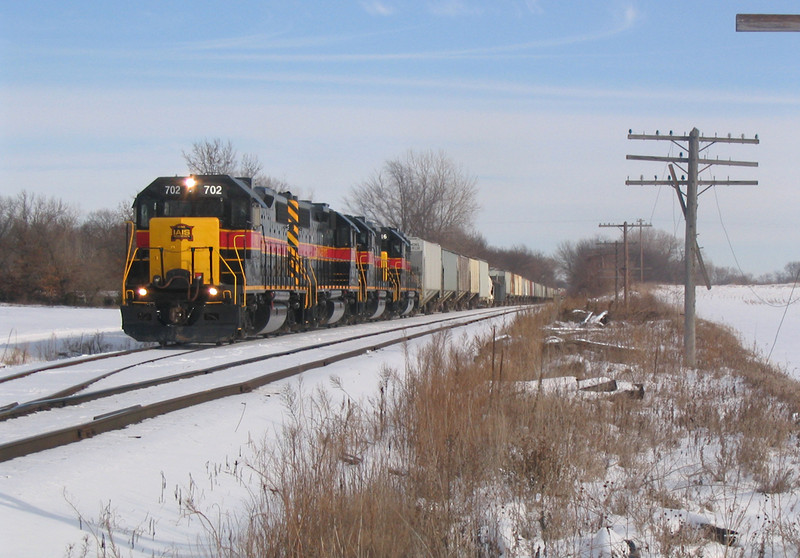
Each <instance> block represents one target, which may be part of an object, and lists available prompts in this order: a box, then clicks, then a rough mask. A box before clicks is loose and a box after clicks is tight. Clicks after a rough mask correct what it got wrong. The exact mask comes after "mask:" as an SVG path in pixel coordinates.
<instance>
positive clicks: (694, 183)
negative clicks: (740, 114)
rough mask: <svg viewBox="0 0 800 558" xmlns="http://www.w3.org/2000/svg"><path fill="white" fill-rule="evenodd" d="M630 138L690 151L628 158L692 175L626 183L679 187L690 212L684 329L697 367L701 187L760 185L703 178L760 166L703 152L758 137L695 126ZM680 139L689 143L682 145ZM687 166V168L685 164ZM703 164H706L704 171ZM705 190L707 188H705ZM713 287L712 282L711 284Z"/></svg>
mask: <svg viewBox="0 0 800 558" xmlns="http://www.w3.org/2000/svg"><path fill="white" fill-rule="evenodd" d="M628 139H638V140H661V141H670V142H672V143H674V144H675V145H677V146H678V147H680V148H681V149H683V150H685V151H687V153H688V156H687V157H684V156H683V152H681V153H680V156H678V157H655V156H650V155H628V156H627V159H628V160H632V161H655V162H659V163H667V164H670V165H672V164H674V165H676V166H678V168H680V169H681V170H683V171H684V172H685V173H686V175H687V176H688V178H684V177H683V176H682V177H681V179H680V180H678V179H677V177H676V176H674V173H673V176H672V177H671V178H670V180H658V179H657V178H656V179H654V180H644V178H641V179H640V180H630V179H629V180H626V181H625V184H626V185H628V186H643V185H650V186H671V187H673V188H675V190H676V192H677V194H678V198H679V199H680V200H681V207H685V215H686V238H685V254H684V260H685V266H686V273H685V278H684V286H685V288H684V301H683V307H684V318H683V319H684V322H683V323H684V331H683V344H684V360H685V362H684V364H685V365H686V366H687V367H690V368H692V367H694V366H696V363H697V361H696V358H695V339H696V335H695V283H694V266H695V261H698V262H700V264H701V267H702V268H704V266H703V265H702V256H701V255H700V250H699V247H698V244H697V197H698V195H699V193H698V188H699V187H701V186H705V187H706V188H705V190H707V189H708V188H711V187H712V186H734V185H736V186H757V185H758V181H757V180H730V179H728V180H717V179H714V178H712V179H711V180H700V178H699V175H700V173H701V172H703V171H705V170H707V169H709V168H710V167H712V166H714V165H726V166H738V167H757V166H758V163H753V162H748V161H731V160H727V161H726V160H720V159H709V158H701V156H700V154H701V153H702V152H703V151H705V150H706V149H708V148H709V147H710V146H712V145H714V144H715V143H745V144H758V143H759V141H758V136H755V138H753V139H747V138H745V137H744V135H742V136H741V137H740V138H734V137H731V136H730V134H729V135H728V137H726V138H720V137H716V136H715V137H704V136H701V135H700V131H699V130H698V129H697V128H694V129H692V131H691V132H690V133H689V135H683V136H673V135H672V132H670V133H669V135H661V134H660V133H659V132H658V131H656V133H655V135H648V134H634V133H633V132H632V131H630V130H629V131H628ZM679 142H686V143H684V144H681V143H679ZM681 165H685V167H681ZM700 165H705V166H704V167H703V168H702V170H701V169H700ZM681 186H685V187H686V193H685V194H684V193H683V191H682V190H681ZM705 190H703V191H705ZM709 288H711V287H710V284H709Z"/></svg>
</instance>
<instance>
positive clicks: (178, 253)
mask: <svg viewBox="0 0 800 558" xmlns="http://www.w3.org/2000/svg"><path fill="white" fill-rule="evenodd" d="M133 209H134V220H133V221H131V222H130V223H129V224H128V234H127V235H126V236H127V239H126V258H125V269H124V273H123V279H122V296H121V304H120V311H121V314H122V328H123V330H124V331H125V333H126V334H127V335H129V336H130V337H132V338H134V339H136V340H137V341H143V342H156V343H160V344H162V345H166V344H173V343H224V342H230V341H234V340H236V339H239V338H245V337H253V336H259V335H269V334H273V333H280V332H284V331H297V330H305V329H310V328H315V327H324V326H333V325H339V324H345V323H354V322H361V321H369V320H377V319H387V318H395V317H405V316H410V315H412V314H416V313H418V312H434V311H440V310H451V309H460V308H474V307H478V306H492V305H500V304H517V303H526V302H535V301H539V300H547V299H550V298H553V295H554V294H555V290H554V289H552V288H550V287H546V286H543V285H539V284H536V283H534V282H532V281H530V280H528V279H525V278H523V277H521V276H519V275H516V274H514V273H511V272H507V271H502V270H499V269H493V268H490V267H489V265H488V263H487V262H485V261H482V260H477V259H474V258H469V257H467V256H464V255H461V254H457V253H455V252H452V251H449V250H446V249H444V248H442V247H441V246H440V245H438V244H436V243H433V242H428V241H427V240H424V239H420V238H415V237H410V236H407V235H406V234H405V233H404V232H403V231H400V230H398V229H397V228H394V227H388V226H384V225H380V224H377V223H374V222H372V221H370V220H369V219H367V218H365V217H360V216H354V215H348V214H344V213H341V212H338V211H335V210H333V209H331V208H330V206H329V205H328V204H326V203H315V202H312V201H310V200H300V199H298V198H297V196H294V195H292V194H291V193H290V192H277V191H275V190H273V189H271V188H268V187H264V186H254V185H253V184H252V182H251V180H250V179H247V178H236V177H232V176H229V175H190V176H175V177H160V178H156V179H155V180H154V181H153V182H151V183H150V185H148V186H147V187H146V188H145V189H144V190H142V191H141V192H140V193H139V194H138V195H137V196H136V198H135V200H134V203H133Z"/></svg>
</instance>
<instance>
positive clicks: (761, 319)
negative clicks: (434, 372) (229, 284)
mask: <svg viewBox="0 0 800 558" xmlns="http://www.w3.org/2000/svg"><path fill="white" fill-rule="evenodd" d="M663 292H664V293H666V294H664V296H666V297H676V298H675V302H676V303H678V302H679V299H678V298H677V297H678V296H679V295H680V291H679V290H676V289H673V288H671V287H669V288H664V291H663ZM670 293H671V294H670ZM697 295H698V296H697V310H698V315H699V316H700V317H702V318H705V319H710V320H714V321H721V322H723V323H726V324H728V325H729V326H731V327H732V328H734V329H735V330H736V331H738V332H739V335H740V336H741V339H742V340H743V341H744V342H745V343H746V344H748V345H751V346H753V347H755V348H756V350H757V351H759V352H760V353H762V354H763V355H764V356H767V355H769V358H770V360H771V361H773V362H775V363H776V364H779V365H780V366H781V367H783V368H784V369H785V370H786V371H787V372H789V373H790V374H792V375H793V376H794V377H800V344H797V345H795V344H794V340H795V339H797V338H798V334H800V310H799V309H800V306H798V304H796V303H795V302H794V300H796V299H797V298H798V297H799V296H800V292H795V291H794V290H793V286H792V285H770V286H759V287H738V286H737V287H733V286H732V287H715V288H714V289H713V290H712V291H705V290H704V289H703V290H701V289H698V291H697ZM790 296H791V297H793V300H792V303H791V304H788V305H787V302H788V301H789V300H790ZM496 323H497V322H495V324H496ZM489 328H491V324H490V323H489V324H487V323H482V324H478V325H473V326H469V327H467V328H462V329H461V330H459V333H456V334H455V335H454V339H457V340H464V342H466V341H467V340H469V339H471V338H472V337H473V336H474V335H476V334H479V333H480V334H485V333H487V332H488V331H490V329H489ZM339 331H341V332H345V331H346V328H341V329H340V330H339ZM97 334H102V336H103V339H104V340H105V341H109V344H111V345H114V346H115V347H116V346H123V345H124V344H125V343H126V342H127V341H126V338H124V336H122V335H121V332H120V331H119V313H118V311H116V310H107V309H72V308H45V307H19V306H9V305H0V336H2V337H0V338H1V339H3V340H4V341H5V344H4V345H3V346H2V347H0V354H2V352H3V350H5V351H9V350H11V349H13V347H12V345H17V346H19V344H20V343H24V344H28V348H29V350H30V347H33V346H43V345H45V344H47V343H50V342H52V340H53V339H57V340H58V343H59V344H61V345H68V344H69V342H72V343H74V341H75V340H76V339H81V338H87V337H92V336H95V335H97ZM285 339H287V338H277V340H281V342H284V341H283V340H285ZM424 342H425V341H415V342H412V343H411V344H410V347H409V348H410V349H411V351H413V350H414V348H415V347H417V346H419V344H420V343H424ZM37 343H38V344H39V345H36V344H37ZM773 345H774V348H773ZM31 354H32V352H31ZM407 354H408V353H407V352H406V350H405V349H404V348H403V347H402V346H399V345H398V346H393V347H390V348H387V349H383V350H380V351H375V352H371V353H369V354H367V355H364V356H362V357H359V358H356V359H351V360H348V361H344V362H340V363H337V364H333V365H330V366H328V367H325V368H323V369H319V370H314V371H310V372H306V373H304V374H303V375H302V379H297V378H293V379H288V380H285V381H283V382H280V383H278V384H276V385H270V386H267V387H265V388H262V389H258V390H255V391H253V392H251V393H248V394H243V395H241V396H239V397H237V398H226V399H223V400H219V401H215V402H211V403H207V404H205V405H202V406H200V407H197V408H193V409H188V410H184V411H179V412H175V413H171V414H169V415H165V416H162V417H159V418H156V419H152V420H147V421H144V422H142V423H139V424H136V425H132V426H130V427H128V428H126V429H124V430H119V431H115V432H110V433H107V434H103V435H100V436H97V437H95V438H91V439H88V440H84V441H82V442H80V443H77V444H71V445H69V446H65V447H61V448H57V449H53V450H48V451H44V452H40V453H37V454H33V455H30V456H27V457H24V458H18V459H14V460H11V461H7V462H4V463H0V548H1V549H2V550H0V554H2V555H3V556H15V557H25V556H64V555H74V556H80V555H82V554H81V552H82V549H83V548H84V545H85V544H87V542H85V540H88V547H89V548H91V549H93V548H95V546H94V545H95V537H96V538H97V540H100V539H102V538H103V536H104V535H103V527H102V525H101V523H102V521H103V519H104V518H110V521H112V523H113V528H114V532H115V538H114V543H115V544H116V545H118V547H119V549H120V554H121V555H122V556H128V555H130V556H135V557H140V556H151V555H156V556H158V555H161V554H162V553H164V552H170V553H172V552H175V553H176V554H177V555H181V556H195V555H198V554H199V553H200V552H199V550H198V546H197V544H198V543H199V541H201V539H202V537H203V535H204V534H205V533H206V530H205V528H204V525H203V524H202V523H201V521H200V519H198V517H197V516H186V515H184V514H183V512H182V511H181V508H180V506H178V504H177V503H176V502H177V500H180V501H183V502H186V501H187V500H188V499H194V500H197V501H202V504H203V506H204V508H206V509H216V510H225V509H231V510H237V509H239V510H241V509H242V508H241V504H242V502H244V501H245V500H246V498H247V492H246V488H244V487H243V485H242V483H240V482H238V481H237V480H236V479H235V476H237V475H238V476H240V477H241V476H244V477H247V475H250V474H251V472H250V471H248V470H245V469H244V468H243V466H242V456H243V455H246V454H248V452H249V449H250V448H251V447H252V445H253V444H260V443H262V442H263V441H266V442H267V443H269V442H270V440H274V439H275V437H276V436H277V434H276V433H277V432H278V431H279V430H280V427H281V424H282V423H283V420H284V416H285V413H286V405H285V401H284V399H283V397H282V396H281V394H282V393H283V390H285V389H286V388H287V386H291V389H293V390H295V391H297V390H300V391H301V392H302V393H312V392H313V391H314V390H316V389H324V390H327V391H328V392H330V393H331V394H332V395H333V396H334V397H339V398H345V397H347V398H350V399H352V400H359V399H361V398H364V397H367V396H369V395H372V394H373V393H375V391H376V390H377V388H378V385H379V382H380V370H381V368H382V367H383V366H390V367H392V368H394V369H398V370H403V369H404V366H405V359H406V358H407ZM31 366H32V365H20V366H8V367H6V368H5V369H2V370H0V376H7V375H9V374H12V373H14V372H16V371H19V370H23V369H25V368H26V367H27V368H30V367H31ZM565 381H566V382H567V383H569V384H571V383H572V381H571V380H565ZM4 385H5V384H0V397H2V398H3V399H5V398H7V397H10V396H9V395H8V394H5V393H4V391H3V390H4ZM554 387H555V386H554ZM565 387H566V386H564V385H561V386H559V388H560V389H564V388H565ZM45 391H47V390H45ZM232 471H233V472H235V475H234V474H231V472H232ZM742 497H743V498H747V495H744V496H742ZM751 497H752V496H751ZM676 513H679V512H676ZM701 520H702V518H700V519H698V522H700V521H701ZM87 537H88V539H87ZM510 537H511V535H508V537H507V538H509V539H510ZM623 538H624V536H623V534H621V533H619V532H617V531H615V530H614V529H609V528H606V527H604V528H602V529H601V530H600V531H598V532H597V533H595V534H594V535H593V538H592V535H590V536H589V538H588V539H587V540H588V541H589V548H591V549H594V550H591V551H590V554H585V553H584V554H585V555H587V556H588V555H592V556H626V555H627V551H628V550H629V549H628V547H627V544H625V542H624V540H623ZM508 546H509V547H510V546H511V542H510V541H509V543H508ZM720 548H721V547H720ZM90 555H91V553H90Z"/></svg>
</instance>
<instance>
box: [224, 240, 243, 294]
mask: <svg viewBox="0 0 800 558" xmlns="http://www.w3.org/2000/svg"><path fill="white" fill-rule="evenodd" d="M240 238H241V239H242V240H243V242H242V250H245V249H246V248H247V239H246V237H245V236H244V235H243V234H237V235H235V236H234V237H233V251H234V252H235V253H236V260H237V261H238V262H239V269H240V270H241V272H242V307H244V306H245V305H246V304H247V294H246V293H247V274H246V273H245V272H244V265H243V264H242V256H241V255H240V254H239V247H238V246H237V245H236V241H237V240H238V239H240ZM228 269H230V267H228ZM231 273H233V270H231ZM233 274H234V276H236V274H235V273H233ZM234 286H235V283H234ZM234 300H235V299H234Z"/></svg>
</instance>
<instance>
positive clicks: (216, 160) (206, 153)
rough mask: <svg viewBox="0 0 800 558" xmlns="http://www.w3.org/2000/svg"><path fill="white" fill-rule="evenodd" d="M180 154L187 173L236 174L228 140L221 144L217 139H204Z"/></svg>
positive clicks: (234, 153) (234, 157)
mask: <svg viewBox="0 0 800 558" xmlns="http://www.w3.org/2000/svg"><path fill="white" fill-rule="evenodd" d="M182 153H183V159H184V160H185V161H186V166H187V167H189V172H193V173H196V174H235V172H236V151H235V150H234V149H233V145H231V142H230V140H228V142H227V143H223V142H222V140H221V139H219V138H214V139H213V140H207V139H205V140H203V141H198V142H195V143H194V144H192V149H191V151H189V153H187V152H186V151H183V152H182ZM259 167H260V163H259Z"/></svg>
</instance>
